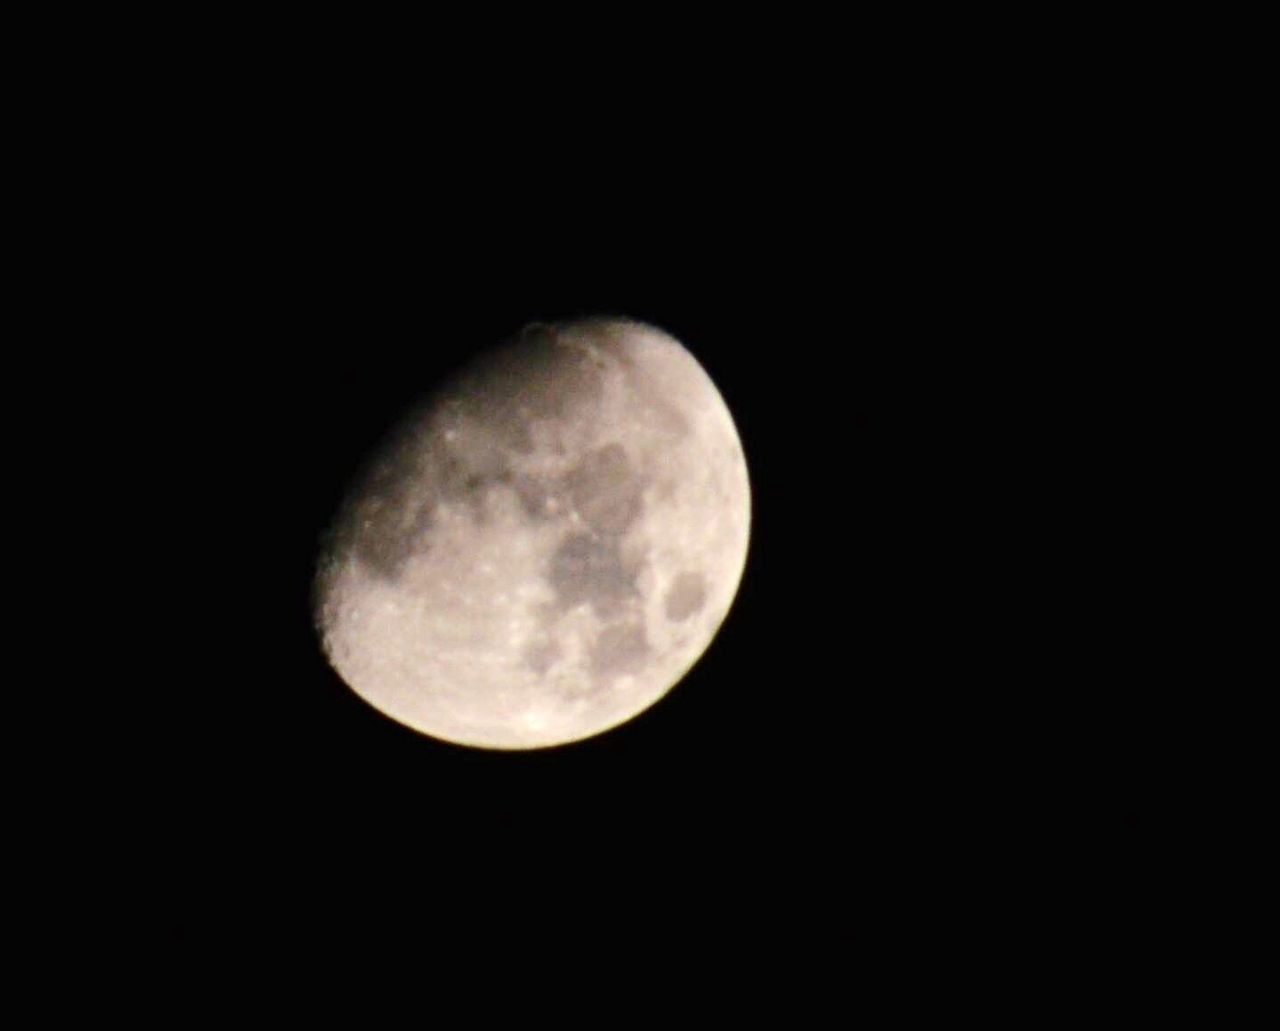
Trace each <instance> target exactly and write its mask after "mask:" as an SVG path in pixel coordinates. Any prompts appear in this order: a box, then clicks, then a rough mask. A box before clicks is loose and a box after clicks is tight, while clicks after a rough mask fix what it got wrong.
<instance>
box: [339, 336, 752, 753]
mask: <svg viewBox="0 0 1280 1031" xmlns="http://www.w3.org/2000/svg"><path fill="white" fill-rule="evenodd" d="M750 522H751V493H750V486H749V482H748V476H747V465H746V460H745V457H744V455H743V449H742V443H741V440H740V439H739V436H738V432H737V428H736V427H735V425H734V422H733V418H732V416H731V415H730V413H729V409H728V407H727V406H726V404H725V402H724V399H723V398H722V397H721V395H720V392H719V391H718V390H717V389H716V386H715V384H714V383H713V382H712V381H711V378H710V377H709V376H708V375H707V373H706V371H705V370H704V369H703V368H702V366H701V365H700V364H699V363H698V361H697V360H696V359H695V358H694V357H693V355H691V354H690V353H689V351H687V350H686V349H685V348H684V346H683V345H681V344H680V343H679V342H678V341H677V340H675V339H674V338H673V337H671V336H670V335H668V334H667V333H665V332H663V331H661V330H659V329H656V328H655V327H653V326H649V325H646V324H643V323H640V322H635V321H631V320H626V319H616V318H609V319H604V318H599V319H581V320H576V321H572V322H563V323H555V324H534V325H530V326H528V327H526V328H525V329H524V330H523V331H521V333H520V334H518V336H517V337H516V338H515V339H514V340H512V341H509V342H508V343H507V344H506V345H504V346H501V347H498V348H495V349H494V350H493V351H491V352H489V353H488V354H486V355H484V356H483V357H482V358H480V359H479V360H477V361H476V362H473V363H472V364H471V365H470V366H468V367H467V368H465V369H464V370H463V371H461V372H460V373H458V374H457V375H456V376H455V377H454V378H453V379H452V380H451V381H450V382H449V383H447V384H446V385H445V386H444V387H442V388H440V389H439V390H437V391H435V392H434V393H433V394H431V395H430V396H429V397H428V398H426V399H425V400H424V402H423V403H421V404H419V405H418V406H416V407H415V408H414V409H413V410H412V411H411V412H410V414H409V415H408V416H407V417H406V418H405V419H404V420H403V422H402V423H401V424H400V425H399V426H398V427H397V428H396V429H395V430H394V431H393V432H392V433H391V434H390V435H389V437H388V439H387V440H386V441H385V443H384V444H383V445H381V446H380V447H379V448H378V450H377V451H376V453H374V454H373V455H372V456H370V459H369V461H368V463H367V466H366V468H365V470H364V472H363V473H362V474H361V475H360V476H359V477H357V479H356V480H355V481H354V482H353V485H352V487H351V489H350V491H349V493H348V495H347V497H346V498H345V500H344V502H343V503H342V505H341V506H340V509H339V511H338V513H337V516H336V518H335V520H334V522H333V525H332V527H331V529H330V530H329V532H328V533H327V534H326V536H325V539H324V542H323V544H322V546H321V549H320V555H319V559H318V562H317V571H316V579H315V592H314V599H315V600H314V612H315V621H316V627H317V631H318V634H319V637H320V641H321V644H322V647H323V649H324V652H325V655H326V656H327V658H328V660H329V662H330V664H331V665H332V666H333V668H334V669H335V670H336V671H337V673H338V674H339V675H340V676H341V677H342V679H343V680H344V681H345V682H346V684H347V685H348V686H349V687H350V688H351V689H352V690H353V691H354V692H355V693H356V694H357V695H359V696H360V697H361V698H363V699H364V700H365V701H366V702H368V703H369V704H371V705H372V706H374V707H375V708H376V709H378V710H379V711H381V712H382V713H384V714H385V715H387V716H389V717H391V718H392V719H394V720H397V721H399V722H400V723H402V724H405V725H406V726H408V727H411V728H413V729H414V730H416V731H419V732H421V733H423V734H426V735H428V736H430V737H433V738H438V739H442V740H445V741H449V742H453V743H455V744H460V745H467V746H472V747H478V748H490V749H534V748H544V747H549V746H553V745H560V744H566V743H568V742H571V741H578V740H582V739H584V738H588V737H591V736H593V735H596V734H599V733H601V732H603V731H605V730H608V729H610V728H612V727H616V726H618V725H619V724H621V723H624V722H626V721H627V720H629V719H631V718H633V717H634V716H636V715H638V714H639V713H641V712H643V711H644V710H646V709H648V708H649V707H650V706H652V705H653V704H654V703H655V702H657V701H658V700H660V699H661V698H662V697H663V696H665V695H666V694H667V693H668V692H669V691H670V690H671V688H672V687H673V686H674V685H675V684H676V683H678V682H679V681H680V679H681V678H682V677H683V676H684V675H685V673H687V672H688V670H689V669H690V668H691V667H692V666H693V665H694V664H695V663H696V662H697V661H698V659H699V658H701V656H702V655H703V653H704V652H705V651H706V649H707V647H708V646H709V645H710V644H711V641H712V639H713V638H714V637H715V635H716V633H717V632H718V631H719V629H720V627H721V625H722V623H723V622H724V620H725V618H726V616H727V614H728V612H729V609H730V607H731V605H732V603H733V599H734V596H735V595H736V593H737V590H738V586H739V583H740V581H741V578H742V574H743V570H744V566H745V562H746V555H747V546H748V540H749V536H750Z"/></svg>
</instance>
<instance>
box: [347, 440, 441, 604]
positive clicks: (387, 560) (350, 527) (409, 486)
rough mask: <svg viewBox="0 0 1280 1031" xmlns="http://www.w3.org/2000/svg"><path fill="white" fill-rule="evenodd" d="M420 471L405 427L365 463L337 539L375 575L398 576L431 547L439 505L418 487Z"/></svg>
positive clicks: (348, 499)
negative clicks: (429, 534) (413, 558)
mask: <svg viewBox="0 0 1280 1031" xmlns="http://www.w3.org/2000/svg"><path fill="white" fill-rule="evenodd" d="M420 475H421V460H420V456H419V455H418V453H417V452H416V450H415V448H414V446H413V441H412V439H411V438H410V437H409V436H408V435H407V434H404V433H399V434H397V435H395V436H394V437H393V438H391V440H390V441H389V442H388V443H387V444H385V445H384V446H383V448H382V449H381V451H380V452H379V453H378V455H377V457H376V458H375V459H374V460H373V461H372V462H370V463H369V464H367V465H366V466H365V468H364V470H363V471H362V473H361V474H360V476H359V478H358V481H357V482H358V487H357V489H355V490H352V491H350V492H349V493H348V495H347V499H346V500H345V501H344V503H343V508H342V510H341V512H340V514H339V516H338V519H337V521H336V526H335V529H336V533H335V541H336V542H338V543H345V544H347V545H348V546H350V547H351V549H352V551H353V553H354V555H355V557H356V558H357V559H358V560H359V561H360V562H362V563H363V564H364V565H365V566H366V567H367V568H368V569H369V570H371V571H372V572H373V573H374V574H375V575H378V576H381V577H384V578H386V579H391V580H394V579H397V578H398V577H399V576H400V574H401V572H403V570H404V566H405V563H406V562H407V561H408V560H409V558H410V556H412V555H414V554H416V553H420V552H422V551H425V550H426V542H425V540H424V537H425V535H426V534H427V532H428V531H429V530H430V529H431V526H432V524H433V521H434V506H433V505H432V504H431V503H430V502H429V501H428V500H426V499H424V498H423V497H422V496H421V495H419V494H418V493H416V492H415V490H414V487H415V485H416V484H417V482H418V479H419V477H420Z"/></svg>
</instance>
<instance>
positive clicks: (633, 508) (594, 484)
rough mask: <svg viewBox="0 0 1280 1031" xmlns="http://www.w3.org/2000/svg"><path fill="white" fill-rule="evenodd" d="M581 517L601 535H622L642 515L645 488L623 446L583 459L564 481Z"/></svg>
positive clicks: (599, 449) (607, 448)
mask: <svg viewBox="0 0 1280 1031" xmlns="http://www.w3.org/2000/svg"><path fill="white" fill-rule="evenodd" d="M565 487H566V489H567V490H568V493H569V498H570V500H571V501H572V502H573V506H574V508H575V509H576V510H577V512H578V515H580V516H581V517H582V520H583V522H585V523H586V524H587V525H588V526H590V527H591V529H593V530H595V531H596V532H597V533H601V534H623V533H626V531H627V529H628V528H629V527H630V526H631V524H632V523H634V522H635V521H636V519H637V518H639V516H640V510H641V508H642V507H643V504H644V485H643V484H642V483H641V481H640V479H639V477H637V476H636V475H635V471H634V469H633V468H632V466H631V460H630V459H629V458H627V450H626V448H624V447H623V446H622V445H621V444H616V443H615V444H606V445H605V446H604V447H601V448H597V449H596V450H594V451H592V452H590V453H589V454H587V455H586V456H584V457H583V459H582V461H580V462H579V463H578V464H577V465H576V466H574V468H573V469H572V470H571V471H570V472H569V474H568V476H567V477H566V478H565Z"/></svg>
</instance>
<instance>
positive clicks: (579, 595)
mask: <svg viewBox="0 0 1280 1031" xmlns="http://www.w3.org/2000/svg"><path fill="white" fill-rule="evenodd" d="M547 578H548V580H549V582H550V584H551V588H552V590H554V591H555V594H556V605H557V607H558V608H560V609H561V610H567V609H571V608H573V607H574V606H577V605H581V604H584V603H586V604H590V605H591V606H592V608H594V609H595V611H596V612H597V613H598V614H599V615H601V616H609V615H612V614H613V613H616V612H617V611H618V609H620V608H621V607H622V606H623V605H625V604H626V603H627V602H629V601H630V600H631V599H632V598H633V597H635V595H636V593H637V591H636V574H635V572H634V571H633V570H630V569H628V568H627V566H626V564H625V563H624V562H623V559H622V544H621V542H620V541H619V540H618V539H617V538H616V537H602V536H599V535H597V534H591V533H574V534H570V535H569V536H568V537H565V538H564V540H562V541H561V542H560V545H559V546H558V547H557V548H556V550H555V552H554V554H552V556H551V567H550V569H549V571H548V576H547Z"/></svg>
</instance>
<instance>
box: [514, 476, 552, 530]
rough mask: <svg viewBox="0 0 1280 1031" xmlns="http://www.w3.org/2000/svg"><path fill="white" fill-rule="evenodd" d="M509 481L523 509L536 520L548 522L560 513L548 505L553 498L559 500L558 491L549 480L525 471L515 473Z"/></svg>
mask: <svg viewBox="0 0 1280 1031" xmlns="http://www.w3.org/2000/svg"><path fill="white" fill-rule="evenodd" d="M508 483H509V485H510V486H511V488H512V489H513V490H514V491H515V492H516V497H517V498H518V499H519V500H520V508H521V510H522V511H523V512H524V514H525V515H526V516H528V517H529V518H530V519H531V520H533V521H534V522H546V521H547V520H549V519H551V518H553V517H554V516H555V515H557V514H558V513H557V512H555V511H552V509H551V507H549V505H548V502H550V501H552V500H553V499H556V500H559V499H558V492H557V491H556V490H555V488H554V485H553V484H551V483H550V482H549V481H547V480H545V479H543V478H541V477H537V476H529V475H527V474H525V473H513V474H512V475H511V477H510V478H509V480H508Z"/></svg>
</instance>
